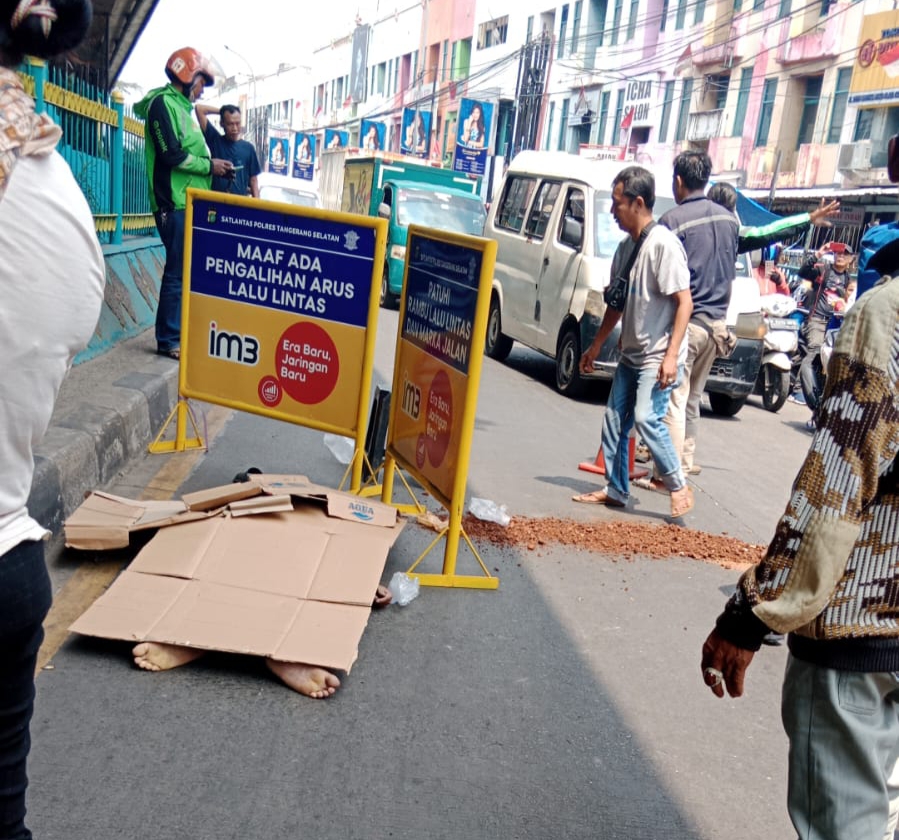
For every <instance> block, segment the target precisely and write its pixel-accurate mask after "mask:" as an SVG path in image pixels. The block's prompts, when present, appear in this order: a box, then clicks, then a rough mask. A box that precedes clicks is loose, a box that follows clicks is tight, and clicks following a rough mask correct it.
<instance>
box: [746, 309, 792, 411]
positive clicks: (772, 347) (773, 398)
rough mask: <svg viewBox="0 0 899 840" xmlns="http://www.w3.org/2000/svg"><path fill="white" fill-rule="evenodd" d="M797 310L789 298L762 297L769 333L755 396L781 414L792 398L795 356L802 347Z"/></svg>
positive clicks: (765, 342) (765, 339)
mask: <svg viewBox="0 0 899 840" xmlns="http://www.w3.org/2000/svg"><path fill="white" fill-rule="evenodd" d="M795 311H796V301H795V300H794V299H793V298H792V297H790V296H789V295H781V294H774V295H762V298H761V312H762V319H763V320H764V322H765V327H766V330H765V336H764V349H763V353H762V365H761V367H760V368H759V374H758V378H757V379H756V382H755V391H754V393H756V394H758V395H760V396H761V398H762V405H763V406H764V407H765V408H766V409H767V410H768V411H780V409H781V408H782V407H783V404H784V403H785V402H786V401H787V397H788V396H789V395H790V389H791V375H790V374H791V370H792V367H793V355H794V354H795V352H796V349H797V348H798V346H799V322H798V321H797V320H796V319H795V318H792V317H790V316H791V314H792V313H793V312H795Z"/></svg>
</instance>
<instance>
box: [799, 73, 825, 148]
mask: <svg viewBox="0 0 899 840" xmlns="http://www.w3.org/2000/svg"><path fill="white" fill-rule="evenodd" d="M823 80H824V77H823V76H809V77H808V78H807V79H806V80H805V97H804V98H803V100H802V116H801V117H800V118H799V134H798V136H797V137H796V148H797V149H798V148H799V147H800V146H801V145H802V144H803V143H811V142H812V140H813V139H814V136H815V122H816V121H817V119H818V104H819V103H820V102H821V82H822V81H823Z"/></svg>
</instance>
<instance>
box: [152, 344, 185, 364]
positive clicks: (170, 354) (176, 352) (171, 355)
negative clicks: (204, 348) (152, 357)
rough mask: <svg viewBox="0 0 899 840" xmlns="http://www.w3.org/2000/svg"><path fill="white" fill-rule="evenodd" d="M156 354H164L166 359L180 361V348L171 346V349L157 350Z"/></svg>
mask: <svg viewBox="0 0 899 840" xmlns="http://www.w3.org/2000/svg"><path fill="white" fill-rule="evenodd" d="M156 355H157V356H165V357H166V358H168V359H174V360H175V361H176V362H180V361H181V348H180V347H173V348H172V349H171V350H157V351H156Z"/></svg>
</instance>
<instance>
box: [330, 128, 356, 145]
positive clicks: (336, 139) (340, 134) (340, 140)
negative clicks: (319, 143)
mask: <svg viewBox="0 0 899 840" xmlns="http://www.w3.org/2000/svg"><path fill="white" fill-rule="evenodd" d="M349 142H350V137H349V133H348V132H346V131H338V130H337V129H336V128H326V129H325V148H326V149H345V148H346V147H347V144H348V143H349Z"/></svg>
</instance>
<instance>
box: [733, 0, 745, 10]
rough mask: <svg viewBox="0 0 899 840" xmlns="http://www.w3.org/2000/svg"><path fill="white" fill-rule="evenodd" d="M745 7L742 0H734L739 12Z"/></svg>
mask: <svg viewBox="0 0 899 840" xmlns="http://www.w3.org/2000/svg"><path fill="white" fill-rule="evenodd" d="M742 8H743V3H742V0H734V11H735V12H739V11H740V9H742Z"/></svg>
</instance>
